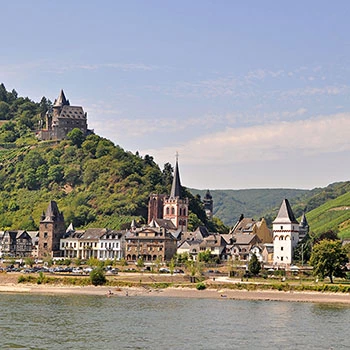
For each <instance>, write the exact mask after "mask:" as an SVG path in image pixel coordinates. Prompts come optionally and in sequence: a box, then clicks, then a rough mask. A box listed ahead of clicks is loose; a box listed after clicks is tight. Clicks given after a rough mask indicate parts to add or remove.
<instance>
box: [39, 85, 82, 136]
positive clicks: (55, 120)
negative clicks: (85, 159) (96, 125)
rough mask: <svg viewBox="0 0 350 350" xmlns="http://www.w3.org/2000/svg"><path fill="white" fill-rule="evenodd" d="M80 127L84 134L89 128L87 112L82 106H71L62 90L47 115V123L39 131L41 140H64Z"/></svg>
mask: <svg viewBox="0 0 350 350" xmlns="http://www.w3.org/2000/svg"><path fill="white" fill-rule="evenodd" d="M75 128H78V129H80V130H81V131H82V132H83V134H84V135H86V134H87V133H88V132H89V130H88V128H87V113H86V112H84V110H83V107H81V106H71V105H70V103H69V100H68V99H66V96H65V95H64V92H63V90H61V92H60V94H59V95H58V97H57V99H55V102H54V104H53V106H52V109H51V110H49V111H47V113H46V115H45V125H41V129H40V130H39V131H38V132H37V138H38V139H39V140H63V139H65V138H66V137H67V135H68V133H69V132H70V131H72V130H73V129H75Z"/></svg>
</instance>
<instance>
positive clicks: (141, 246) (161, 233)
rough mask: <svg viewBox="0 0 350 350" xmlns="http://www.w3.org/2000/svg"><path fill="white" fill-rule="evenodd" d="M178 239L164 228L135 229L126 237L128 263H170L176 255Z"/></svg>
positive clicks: (146, 227) (147, 227)
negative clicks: (141, 261)
mask: <svg viewBox="0 0 350 350" xmlns="http://www.w3.org/2000/svg"><path fill="white" fill-rule="evenodd" d="M176 247H177V239H176V238H175V237H174V236H173V235H172V234H171V233H170V232H169V231H168V230H167V229H166V228H163V227H149V226H145V227H142V228H140V229H137V228H134V229H133V230H130V231H128V232H127V233H126V236H125V256H126V260H127V261H136V260H138V259H140V258H141V259H143V260H144V261H147V262H150V261H155V260H159V261H169V260H171V259H172V257H173V256H174V255H175V254H176Z"/></svg>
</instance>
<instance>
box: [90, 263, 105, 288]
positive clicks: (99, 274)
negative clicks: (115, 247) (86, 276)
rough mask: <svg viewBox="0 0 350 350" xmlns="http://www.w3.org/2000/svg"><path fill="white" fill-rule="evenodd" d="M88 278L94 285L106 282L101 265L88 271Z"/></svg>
mask: <svg viewBox="0 0 350 350" xmlns="http://www.w3.org/2000/svg"><path fill="white" fill-rule="evenodd" d="M90 280H91V283H92V284H93V285H94V286H102V285H104V284H106V282H107V279H106V276H105V273H104V271H103V269H102V268H101V267H97V268H95V269H93V270H92V271H91V272H90Z"/></svg>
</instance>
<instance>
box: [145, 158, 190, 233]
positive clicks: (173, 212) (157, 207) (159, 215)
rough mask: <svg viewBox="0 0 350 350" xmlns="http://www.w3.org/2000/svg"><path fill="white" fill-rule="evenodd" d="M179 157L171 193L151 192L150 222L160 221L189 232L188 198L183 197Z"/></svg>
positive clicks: (149, 203)
mask: <svg viewBox="0 0 350 350" xmlns="http://www.w3.org/2000/svg"><path fill="white" fill-rule="evenodd" d="M181 192H182V191H181V181H180V173H179V164H178V159H176V163H175V169H174V178H173V183H172V186H171V191H170V195H169V196H167V195H164V194H151V196H150V199H149V202H148V224H150V223H152V221H153V222H158V223H159V224H160V226H162V225H168V226H174V227H175V228H176V229H177V230H179V231H180V232H187V227H188V198H182V194H181Z"/></svg>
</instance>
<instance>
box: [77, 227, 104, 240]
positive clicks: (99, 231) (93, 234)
mask: <svg viewBox="0 0 350 350" xmlns="http://www.w3.org/2000/svg"><path fill="white" fill-rule="evenodd" d="M107 231H108V230H107V229H106V228H88V229H87V230H86V231H85V232H84V234H83V235H82V236H81V237H80V238H81V239H99V238H101V237H102V236H103V235H104V234H105V233H106V232H107Z"/></svg>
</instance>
